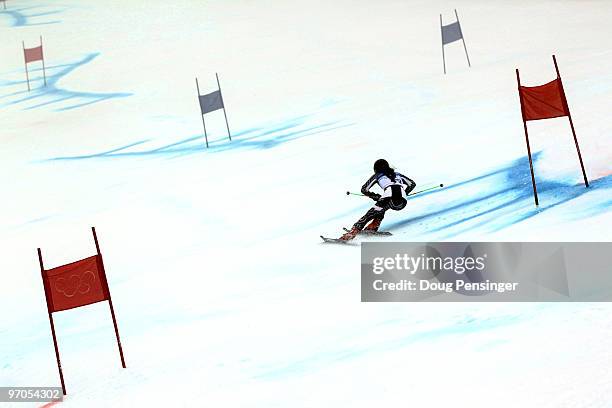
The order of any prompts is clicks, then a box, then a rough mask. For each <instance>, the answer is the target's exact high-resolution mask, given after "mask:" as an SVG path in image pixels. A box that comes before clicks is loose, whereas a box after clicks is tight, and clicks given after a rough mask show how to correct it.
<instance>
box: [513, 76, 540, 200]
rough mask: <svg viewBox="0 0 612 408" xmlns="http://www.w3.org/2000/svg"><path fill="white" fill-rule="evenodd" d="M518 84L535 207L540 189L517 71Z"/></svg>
mask: <svg viewBox="0 0 612 408" xmlns="http://www.w3.org/2000/svg"><path fill="white" fill-rule="evenodd" d="M516 82H517V83H518V92H519V98H520V101H521V115H522V116H523V128H524V129H525V142H526V143H527V155H528V156H529V169H530V170H531V184H532V186H533V197H534V198H535V205H539V203H538V189H537V188H536V182H535V175H534V173H533V161H532V160H531V147H530V146H529V134H528V132H527V121H526V120H525V108H524V107H523V94H522V93H521V78H520V76H519V70H518V68H517V69H516Z"/></svg>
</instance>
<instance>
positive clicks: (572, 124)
mask: <svg viewBox="0 0 612 408" xmlns="http://www.w3.org/2000/svg"><path fill="white" fill-rule="evenodd" d="M552 57H553V62H554V63H555V70H556V71H557V78H558V79H559V86H560V88H561V95H562V96H563V105H564V107H565V111H566V112H567V117H568V119H569V123H570V127H571V128H572V135H573V136H574V144H575V145H576V152H578V160H579V161H580V169H581V170H582V177H583V178H584V185H585V187H588V186H589V180H588V179H587V175H586V171H585V170H584V163H583V162H582V154H580V146H578V138H577V137H576V131H575V130H574V121H573V120H572V114H571V113H570V110H569V105H568V104H567V98H566V97H565V90H564V89H563V81H562V80H561V74H560V73H559V66H558V65H557V58H556V57H555V56H554V55H553V56H552Z"/></svg>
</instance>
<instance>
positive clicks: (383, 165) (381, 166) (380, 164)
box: [374, 159, 390, 173]
mask: <svg viewBox="0 0 612 408" xmlns="http://www.w3.org/2000/svg"><path fill="white" fill-rule="evenodd" d="M389 170H390V167H389V162H387V161H386V160H385V159H378V160H376V161H375V162H374V173H387V172H389Z"/></svg>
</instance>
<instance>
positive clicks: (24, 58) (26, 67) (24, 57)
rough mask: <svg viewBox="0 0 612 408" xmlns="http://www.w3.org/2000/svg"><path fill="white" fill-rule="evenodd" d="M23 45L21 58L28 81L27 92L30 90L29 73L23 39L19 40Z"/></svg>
mask: <svg viewBox="0 0 612 408" xmlns="http://www.w3.org/2000/svg"><path fill="white" fill-rule="evenodd" d="M21 45H22V46H23V60H24V61H25V71H26V81H27V82H28V92H30V75H29V74H28V57H27V55H26V47H25V41H22V42H21Z"/></svg>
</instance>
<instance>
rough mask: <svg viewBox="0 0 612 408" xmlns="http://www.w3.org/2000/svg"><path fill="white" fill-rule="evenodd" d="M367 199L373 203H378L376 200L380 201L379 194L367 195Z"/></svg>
mask: <svg viewBox="0 0 612 408" xmlns="http://www.w3.org/2000/svg"><path fill="white" fill-rule="evenodd" d="M368 197H370V198H371V199H372V200H374V201H378V200H380V194H376V193H370V194H369V195H368Z"/></svg>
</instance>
